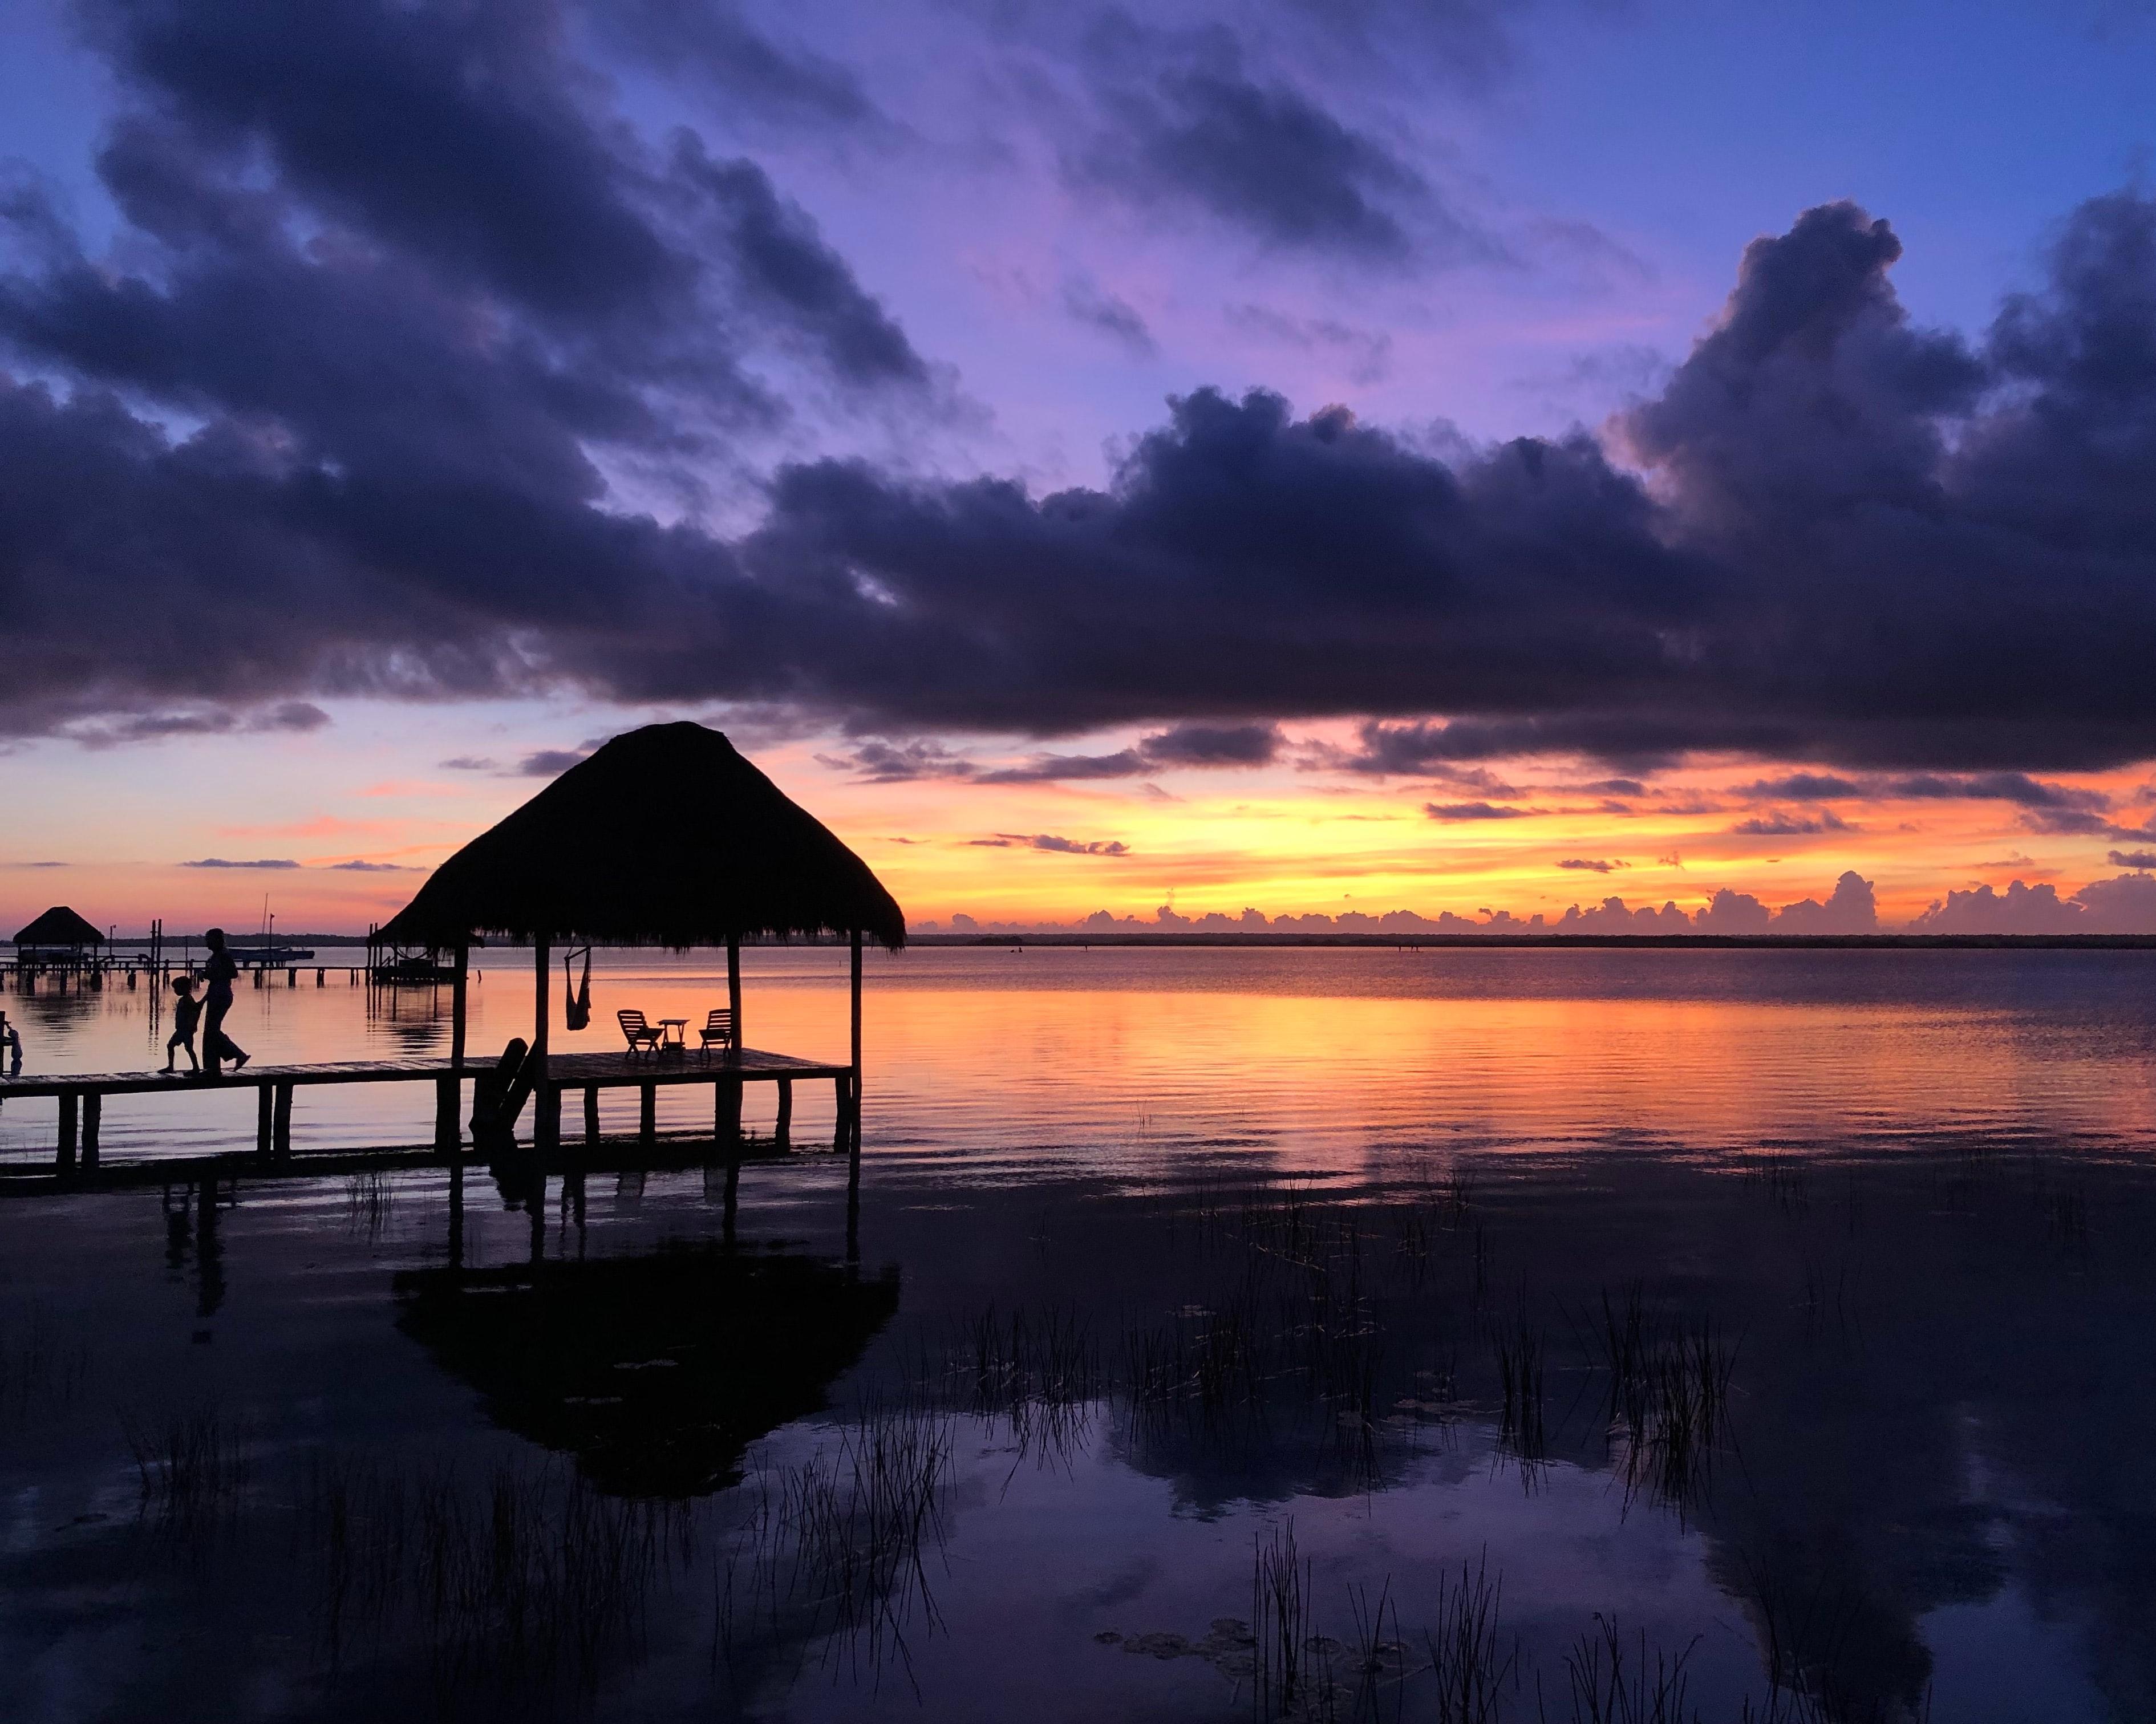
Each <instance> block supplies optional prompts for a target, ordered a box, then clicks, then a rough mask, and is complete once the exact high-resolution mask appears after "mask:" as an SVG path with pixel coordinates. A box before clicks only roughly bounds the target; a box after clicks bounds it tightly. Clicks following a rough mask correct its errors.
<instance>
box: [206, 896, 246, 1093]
mask: <svg viewBox="0 0 2156 1724" xmlns="http://www.w3.org/2000/svg"><path fill="white" fill-rule="evenodd" d="M203 943H204V944H205V945H207V946H208V947H209V962H208V964H207V965H205V966H204V967H203V974H204V975H205V976H206V977H208V981H209V992H208V993H207V994H205V995H203V1018H204V1023H203V1049H202V1069H203V1075H205V1076H208V1077H215V1076H216V1075H217V1062H218V1060H231V1061H232V1069H233V1070H234V1071H237V1070H239V1068H240V1067H241V1066H243V1065H246V1064H247V1049H244V1048H243V1047H241V1046H240V1045H239V1044H238V1043H237V1042H235V1041H234V1040H233V1039H232V1038H231V1037H230V1036H228V1035H227V1034H225V1033H224V1014H225V1013H227V1012H229V1011H230V1010H231V1009H232V984H233V983H234V982H236V981H237V980H239V960H238V959H237V958H235V957H233V955H232V954H231V953H230V952H228V951H226V950H225V945H224V930H223V928H212V929H211V930H210V931H208V933H207V934H205V935H203Z"/></svg>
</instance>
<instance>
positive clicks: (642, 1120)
mask: <svg viewBox="0 0 2156 1724" xmlns="http://www.w3.org/2000/svg"><path fill="white" fill-rule="evenodd" d="M636 1089H637V1114H636V1141H637V1142H638V1143H639V1144H640V1145H642V1146H643V1147H644V1148H646V1149H649V1148H650V1147H651V1146H652V1145H653V1144H654V1143H656V1142H658V1141H659V1085H656V1084H639V1085H637V1086H636Z"/></svg>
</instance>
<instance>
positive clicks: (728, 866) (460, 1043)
mask: <svg viewBox="0 0 2156 1724" xmlns="http://www.w3.org/2000/svg"><path fill="white" fill-rule="evenodd" d="M817 935H839V936H850V938H851V940H852V942H853V954H854V957H853V1049H854V1052H853V1063H854V1081H855V1101H856V1102H858V1099H859V1084H860V1020H861V992H860V991H861V942H862V941H863V940H864V938H866V939H871V940H875V941H876V942H880V944H882V945H884V946H885V947H890V948H891V949H893V950H896V949H897V948H898V947H901V946H903V945H904V944H905V943H906V918H905V916H904V914H903V913H902V912H901V911H900V909H899V907H898V905H897V903H896V900H894V899H893V898H892V897H891V894H890V893H889V892H887V891H885V890H884V888H883V885H882V883H881V882H880V880H877V879H876V877H875V875H874V874H873V873H871V872H870V869H869V866H868V865H867V864H866V863H865V862H864V861H862V860H861V859H860V857H858V856H856V855H855V854H854V853H853V852H852V851H851V850H850V849H847V848H846V847H845V845H844V844H841V843H839V840H838V839H837V838H835V837H834V836H833V834H831V832H830V830H829V829H828V828H827V827H825V826H824V824H823V823H822V822H821V821H819V820H818V819H817V818H815V817H814V815H812V814H810V813H808V810H807V809H805V808H802V807H801V806H799V804H798V803H794V802H793V801H792V800H790V799H789V798H788V797H787V796H786V795H785V793H783V792H782V791H781V790H780V789H779V788H778V786H777V785H776V784H773V782H771V780H770V779H768V778H767V777H764V775H763V774H762V772H758V771H757V769H756V768H755V767H753V766H752V765H750V764H749V762H747V760H745V759H743V758H742V756H741V755H740V754H739V753H738V752H736V750H735V748H734V746H733V744H732V743H731V742H729V741H727V740H726V737H725V736H721V734H720V733H719V732H718V731H713V730H708V729H706V727H705V726H702V725H699V724H689V723H680V724H660V725H647V726H644V728H643V729H641V730H636V731H629V732H627V733H626V734H625V735H623V736H616V737H615V738H614V739H613V741H610V742H608V743H607V744H606V745H605V746H604V747H602V748H600V749H599V750H598V752H596V753H594V754H593V755H591V756H590V757H588V759H585V760H583V761H580V762H577V764H576V765H575V766H573V767H570V768H569V770H568V771H567V772H564V773H562V776H561V777H558V778H557V779H556V780H555V781H554V782H552V784H550V785H548V786H547V788H545V789H544V790H542V791H541V792H540V793H538V794H537V795H536V796H535V797H533V798H531V801H529V802H527V803H525V804H524V806H523V807H522V808H519V809H517V810H516V813H513V814H511V815H510V816H509V817H508V818H506V819H505V820H503V821H502V822H501V823H500V824H498V825H496V826H495V827H494V828H493V829H491V830H490V831H487V832H485V833H482V834H480V836H479V837H477V838H475V839H473V840H472V841H471V842H470V844H466V845H465V847H464V848H463V849H460V850H459V851H458V852H457V853H456V854H454V856H452V857H450V858H449V860H448V861H446V862H444V864H443V865H441V866H440V867H439V868H438V869H436V870H434V875H433V877H432V878H431V879H429V880H428V882H427V883H426V885H423V886H422V887H421V888H420V889H419V892H418V896H417V897H415V898H413V900H412V901H411V902H410V903H409V904H408V905H407V906H405V907H404V908H403V910H401V911H398V914H397V915H396V916H394V917H393V919H392V920H391V921H389V922H388V924H387V926H384V927H383V928H382V930H381V937H382V939H383V940H384V941H387V942H399V943H404V944H413V945H429V946H439V947H455V948H458V949H459V962H458V964H457V969H458V972H459V977H460V978H461V976H462V972H463V970H464V962H463V959H462V949H463V948H465V947H467V946H469V944H470V942H472V941H473V940H474V939H475V937H484V936H504V937H506V938H508V939H511V940H515V941H523V940H529V941H530V942H531V944H532V947H533V957H534V961H535V963H536V977H537V983H538V1001H537V1010H536V1021H535V1024H534V1028H533V1035H532V1041H531V1055H530V1060H531V1075H532V1076H533V1079H534V1080H535V1081H537V1082H540V1083H542V1084H543V1081H544V1079H545V1076H546V1072H547V983H548V972H549V967H550V963H551V960H552V947H553V946H554V945H555V944H556V943H557V942H563V941H567V942H575V943H597V944H611V945H626V946H666V947H673V948H675V950H677V951H678V950H680V949H682V948H684V947H690V946H721V945H723V946H724V947H726V970H727V994H728V998H729V1000H730V1003H731V1005H732V1007H733V1010H734V1022H735V1026H736V1031H735V1034H736V1038H737V1044H739V1039H740V1024H741V964H740V946H741V942H742V941H743V940H745V939H755V938H760V937H776V938H778V939H788V938H792V937H794V936H817ZM463 1005H464V997H463V984H462V982H461V979H459V984H458V994H457V1010H456V1021H455V1029H454V1044H453V1046H454V1056H455V1057H456V1058H458V1059H459V1060H461V1058H462V1056H463V1050H464V1011H463ZM549 1128H550V1122H549V1121H547V1119H546V1118H545V1117H544V1116H542V1120H541V1122H540V1131H541V1134H542V1136H544V1135H547V1133H548V1131H549Z"/></svg>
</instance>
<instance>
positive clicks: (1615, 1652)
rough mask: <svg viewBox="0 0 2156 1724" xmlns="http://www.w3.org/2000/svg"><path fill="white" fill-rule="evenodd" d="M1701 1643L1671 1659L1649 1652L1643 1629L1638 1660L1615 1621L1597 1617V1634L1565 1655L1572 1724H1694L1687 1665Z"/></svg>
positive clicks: (1655, 1650) (1665, 1654) (1660, 1652)
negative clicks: (1688, 1687) (1687, 1695)
mask: <svg viewBox="0 0 2156 1724" xmlns="http://www.w3.org/2000/svg"><path fill="white" fill-rule="evenodd" d="M1698 1644H1699V1641H1698V1639H1697V1637H1695V1638H1694V1639H1692V1640H1691V1642H1690V1644H1687V1645H1686V1647H1685V1650H1683V1651H1681V1652H1679V1653H1675V1654H1672V1653H1670V1652H1668V1651H1666V1650H1664V1649H1662V1648H1661V1647H1650V1644H1649V1643H1648V1639H1647V1634H1646V1630H1645V1629H1641V1630H1640V1636H1639V1640H1638V1647H1637V1655H1636V1656H1634V1655H1632V1653H1631V1652H1630V1650H1628V1648H1627V1647H1626V1644H1625V1636H1624V1635H1623V1634H1622V1633H1621V1632H1620V1630H1619V1628H1618V1624H1617V1619H1616V1618H1615V1617H1614V1616H1604V1615H1603V1614H1601V1613H1600V1612H1599V1611H1598V1612H1596V1613H1595V1617H1594V1630H1593V1631H1592V1632H1589V1633H1584V1634H1581V1635H1580V1637H1579V1639H1578V1640H1577V1641H1576V1642H1575V1643H1574V1644H1573V1647H1572V1650H1570V1651H1568V1652H1567V1653H1566V1654H1565V1659H1564V1666H1565V1674H1566V1677H1567V1679H1568V1682H1569V1685H1570V1688H1571V1693H1572V1716H1573V1724H1694V1720H1695V1718H1696V1716H1697V1715H1696V1714H1694V1713H1692V1712H1691V1711H1687V1709H1686V1687H1687V1686H1688V1684H1689V1681H1690V1678H1689V1677H1688V1675H1686V1670H1685V1666H1686V1664H1687V1663H1688V1662H1689V1661H1690V1660H1691V1655H1692V1652H1693V1650H1694V1649H1695V1648H1697V1646H1698ZM1628 1660H1629V1661H1628Z"/></svg>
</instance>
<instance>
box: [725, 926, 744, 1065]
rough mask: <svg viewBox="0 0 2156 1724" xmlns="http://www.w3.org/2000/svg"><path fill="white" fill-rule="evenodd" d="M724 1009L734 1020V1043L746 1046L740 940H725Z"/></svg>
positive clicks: (738, 1045) (739, 1046)
mask: <svg viewBox="0 0 2156 1724" xmlns="http://www.w3.org/2000/svg"><path fill="white" fill-rule="evenodd" d="M726 1010H727V1012H728V1013H730V1014H731V1017H732V1018H733V1020H734V1045H735V1046H736V1047H737V1048H741V1047H746V1046H747V1041H746V1040H745V1039H743V1038H742V1007H741V942H740V941H739V940H729V941H727V942H726Z"/></svg>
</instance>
